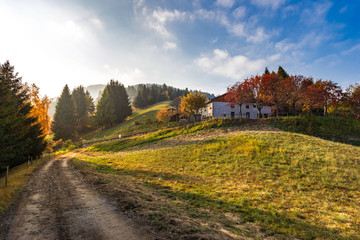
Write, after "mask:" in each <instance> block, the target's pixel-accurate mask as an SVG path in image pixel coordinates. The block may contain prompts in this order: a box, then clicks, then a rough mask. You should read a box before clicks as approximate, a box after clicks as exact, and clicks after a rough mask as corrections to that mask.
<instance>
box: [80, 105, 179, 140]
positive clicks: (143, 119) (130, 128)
mask: <svg viewBox="0 0 360 240" xmlns="http://www.w3.org/2000/svg"><path fill="white" fill-rule="evenodd" d="M164 107H170V101H164V102H160V103H157V104H154V105H152V106H150V107H148V108H145V109H137V110H136V111H134V113H133V114H132V115H131V116H130V117H128V119H127V120H126V121H125V122H123V123H121V124H118V125H116V126H114V127H111V128H108V129H104V130H100V129H99V130H97V131H94V132H92V133H89V134H86V135H85V136H83V139H84V140H85V141H84V143H91V142H96V141H101V140H106V139H111V138H117V137H118V136H119V134H121V135H122V137H129V136H134V135H138V134H144V133H148V132H151V131H157V130H159V129H162V128H166V127H173V126H177V125H179V123H167V122H164V123H160V122H158V121H157V119H156V113H157V112H158V111H159V110H161V109H162V108H164Z"/></svg>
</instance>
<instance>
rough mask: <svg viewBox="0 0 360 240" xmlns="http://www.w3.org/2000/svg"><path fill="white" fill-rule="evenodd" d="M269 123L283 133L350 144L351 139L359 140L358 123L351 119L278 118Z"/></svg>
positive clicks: (359, 123)
mask: <svg viewBox="0 0 360 240" xmlns="http://www.w3.org/2000/svg"><path fill="white" fill-rule="evenodd" d="M269 121H271V123H272V124H274V125H275V126H276V127H278V128H280V129H282V130H284V131H291V132H297V133H303V134H307V135H311V136H317V137H322V138H327V139H332V140H337V141H344V142H350V143H351V139H352V138H353V139H358V140H359V139H360V121H357V120H354V119H351V118H341V117H332V116H328V117H319V116H306V117H279V118H272V119H269ZM355 144H356V143H355Z"/></svg>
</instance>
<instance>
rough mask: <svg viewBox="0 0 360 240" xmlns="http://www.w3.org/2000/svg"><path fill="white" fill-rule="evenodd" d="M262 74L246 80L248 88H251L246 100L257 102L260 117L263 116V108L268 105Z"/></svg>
mask: <svg viewBox="0 0 360 240" xmlns="http://www.w3.org/2000/svg"><path fill="white" fill-rule="evenodd" d="M262 83H263V81H262V78H261V76H258V75H257V76H252V77H251V78H247V79H245V80H244V84H245V85H246V88H247V89H248V90H249V93H248V95H247V96H246V102H248V103H255V104H256V108H257V110H258V118H261V109H262V108H263V107H264V106H265V105H266V101H267V98H266V94H265V91H264V86H263V84H262Z"/></svg>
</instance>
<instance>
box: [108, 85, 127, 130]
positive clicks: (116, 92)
mask: <svg viewBox="0 0 360 240" xmlns="http://www.w3.org/2000/svg"><path fill="white" fill-rule="evenodd" d="M106 88H107V89H108V92H109V96H110V99H111V101H112V102H113V105H114V110H115V116H116V119H115V123H121V122H122V121H124V120H125V119H126V117H128V116H130V115H131V113H132V109H131V106H130V102H129V96H128V95H127V93H126V89H125V87H124V85H123V84H121V83H119V82H118V81H114V80H111V81H110V83H109V84H108V85H107V86H106Z"/></svg>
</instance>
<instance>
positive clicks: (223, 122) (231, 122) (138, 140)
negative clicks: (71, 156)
mask: <svg viewBox="0 0 360 240" xmlns="http://www.w3.org/2000/svg"><path fill="white" fill-rule="evenodd" d="M247 121H248V120H246V119H225V118H214V119H210V120H208V121H204V122H200V123H195V124H191V125H186V126H178V127H169V128H167V129H163V130H159V131H156V132H153V133H149V134H146V135H143V136H138V137H133V138H126V139H119V140H116V141H112V142H105V143H98V144H94V145H93V146H91V147H89V148H88V149H87V150H88V151H102V152H118V151H121V150H124V149H127V148H129V147H134V146H139V145H143V144H148V143H153V142H158V141H160V140H164V139H167V138H172V137H178V136H184V135H192V134H201V133H203V132H204V131H205V130H211V129H219V128H227V127H231V126H239V125H241V124H243V123H245V122H247Z"/></svg>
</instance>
